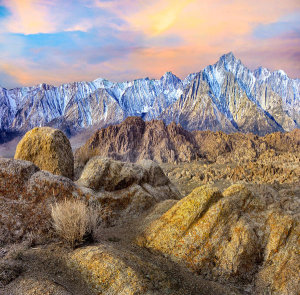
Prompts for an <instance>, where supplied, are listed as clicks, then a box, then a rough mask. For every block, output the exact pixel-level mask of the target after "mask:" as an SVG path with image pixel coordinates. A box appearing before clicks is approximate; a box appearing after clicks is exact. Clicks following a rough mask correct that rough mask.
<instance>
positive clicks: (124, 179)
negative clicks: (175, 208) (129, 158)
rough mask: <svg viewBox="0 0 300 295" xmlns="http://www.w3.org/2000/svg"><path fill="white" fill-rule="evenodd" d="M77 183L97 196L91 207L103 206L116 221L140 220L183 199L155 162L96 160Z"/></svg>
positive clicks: (92, 200) (93, 159) (87, 167)
mask: <svg viewBox="0 0 300 295" xmlns="http://www.w3.org/2000/svg"><path fill="white" fill-rule="evenodd" d="M76 183H77V184H78V185H79V186H80V187H82V188H83V187H85V188H87V189H90V190H91V192H92V194H93V195H94V197H93V198H91V199H90V203H91V202H96V203H100V204H101V205H102V207H103V208H106V209H107V211H110V212H111V214H112V216H114V217H113V219H114V221H117V220H118V219H120V220H122V218H125V219H129V218H131V217H135V216H138V215H140V214H141V213H143V212H145V211H146V210H148V209H149V208H150V207H151V206H153V205H154V204H156V203H158V202H160V201H163V200H167V199H177V200H178V199H180V198H181V195H180V193H179V191H178V190H177V189H176V187H175V186H174V185H173V184H172V183H171V182H170V180H169V179H168V177H167V176H166V175H165V174H164V172H163V171H162V169H161V168H160V166H159V165H157V164H156V163H154V162H153V161H144V162H142V163H141V164H133V163H128V162H120V161H115V160H112V159H109V158H101V157H94V158H92V159H91V160H90V161H89V162H88V163H87V164H86V166H85V167H84V170H83V172H82V174H81V177H80V178H79V180H78V181H77V182H76ZM110 222H111V221H110Z"/></svg>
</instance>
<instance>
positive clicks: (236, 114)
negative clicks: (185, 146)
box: [0, 53, 300, 135]
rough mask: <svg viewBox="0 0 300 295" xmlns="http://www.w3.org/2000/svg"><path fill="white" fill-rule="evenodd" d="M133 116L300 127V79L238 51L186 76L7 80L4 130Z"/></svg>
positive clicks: (232, 127) (216, 126)
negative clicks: (253, 62)
mask: <svg viewBox="0 0 300 295" xmlns="http://www.w3.org/2000/svg"><path fill="white" fill-rule="evenodd" d="M128 116H139V117H141V118H143V119H145V120H151V119H155V118H160V119H162V120H164V121H165V122H166V123H169V122H171V121H175V122H176V123H180V124H181V125H182V126H183V127H184V128H186V129H188V130H206V129H209V130H214V131H216V130H222V131H225V132H235V131H240V132H253V133H256V134H259V135H264V134H266V133H270V132H275V131H291V130H293V129H295V128H299V126H300V80H299V79H291V78H289V77H288V76H287V75H286V74H285V73H284V72H283V71H282V70H280V71H275V72H270V71H269V70H268V69H265V68H262V67H260V68H258V69H257V70H255V71H251V70H249V69H248V68H247V67H245V66H244V65H243V64H242V62H241V61H240V60H239V59H237V58H235V56H234V55H233V54H232V53H228V54H225V55H223V56H222V57H221V58H220V59H219V61H218V62H217V63H215V64H214V65H211V66H208V67H206V68H205V69H204V70H203V71H200V72H199V73H194V74H190V75H189V76H187V77H186V78H185V79H184V80H181V79H179V78H178V77H176V76H175V75H174V74H172V73H171V72H167V73H166V74H165V75H163V76H162V77H161V78H160V79H159V80H154V79H149V78H145V79H138V80H134V81H132V82H128V81H127V82H111V81H108V80H105V79H101V78H100V79H96V80H94V81H92V82H75V83H69V84H63V85H61V86H58V87H55V86H51V85H47V84H40V85H37V86H33V87H23V88H15V89H10V90H7V89H5V88H1V87H0V131H1V132H2V134H5V133H4V131H5V132H11V131H14V132H15V131H23V132H24V131H27V130H29V129H31V128H33V127H35V126H44V125H50V126H53V127H57V128H60V129H63V130H64V131H66V132H68V133H72V132H76V131H78V130H79V129H81V128H86V127H89V126H99V127H103V126H107V125H110V124H116V123H120V122H122V121H123V120H124V119H125V118H126V117H128Z"/></svg>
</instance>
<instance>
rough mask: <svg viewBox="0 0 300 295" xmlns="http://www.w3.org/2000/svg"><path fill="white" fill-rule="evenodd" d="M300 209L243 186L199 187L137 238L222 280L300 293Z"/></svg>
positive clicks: (282, 294)
mask: <svg viewBox="0 0 300 295" xmlns="http://www.w3.org/2000/svg"><path fill="white" fill-rule="evenodd" d="M299 220H300V218H299V212H289V213H286V212H284V211H283V210H282V209H281V206H280V203H276V201H275V202H271V203H268V200H267V199H264V198H263V197H259V196H254V195H253V194H252V193H251V192H250V191H249V190H248V189H247V188H246V187H245V186H243V185H233V186H231V187H229V188H228V189H227V190H225V191H224V192H223V194H221V193H220V192H218V190H217V189H215V188H212V187H200V188H197V189H195V190H194V191H193V192H192V193H191V194H190V195H188V196H187V197H185V198H184V199H182V200H180V201H178V203H177V204H176V205H174V206H173V207H172V208H171V209H170V210H168V211H167V212H166V213H165V214H164V215H162V216H161V217H160V218H158V219H157V220H155V221H153V222H152V223H151V224H150V225H149V226H148V228H147V229H146V230H145V231H144V232H143V234H142V235H140V236H139V237H138V238H137V243H138V244H139V245H140V246H143V247H147V248H149V249H153V250H155V251H159V252H161V253H163V254H165V255H167V256H169V257H170V258H172V259H173V260H174V261H177V262H181V263H184V264H186V265H187V266H188V267H189V268H191V269H192V270H193V271H195V272H196V273H199V274H202V275H204V276H206V277H208V278H211V279H213V280H219V281H232V282H235V283H240V282H244V283H246V284H248V283H250V284H252V285H253V286H255V291H254V292H255V294H266V293H265V292H267V293H268V294H269V293H270V294H278V295H279V294H280V295H296V294H299V293H300V280H299V269H300V254H299V253H300V223H299Z"/></svg>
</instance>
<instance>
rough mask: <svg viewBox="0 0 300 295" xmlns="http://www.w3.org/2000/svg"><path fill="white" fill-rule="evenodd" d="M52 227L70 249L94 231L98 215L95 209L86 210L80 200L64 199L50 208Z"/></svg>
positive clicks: (85, 206)
mask: <svg viewBox="0 0 300 295" xmlns="http://www.w3.org/2000/svg"><path fill="white" fill-rule="evenodd" d="M51 216H52V219H53V226H54V228H55V230H56V232H57V234H58V235H59V236H60V237H61V238H62V239H63V240H64V241H65V242H66V243H67V244H69V245H70V246H71V247H74V246H75V245H76V244H77V243H82V242H83V240H84V237H85V236H86V235H88V234H91V235H92V236H93V234H94V233H95V231H96V228H97V225H98V222H99V214H98V210H97V208H91V209H90V208H88V206H87V204H86V203H85V202H84V201H82V200H76V199H70V200H68V199H65V200H64V201H61V202H57V203H55V204H54V205H52V206H51Z"/></svg>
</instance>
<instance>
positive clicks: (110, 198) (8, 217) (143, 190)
mask: <svg viewBox="0 0 300 295" xmlns="http://www.w3.org/2000/svg"><path fill="white" fill-rule="evenodd" d="M150 162H151V161H150ZM150 162H145V163H144V167H143V166H141V165H136V164H131V163H122V162H118V161H113V160H110V159H101V158H97V157H96V158H94V159H92V160H91V161H90V162H89V163H88V165H87V166H86V168H85V170H84V172H83V176H82V178H81V179H80V180H79V181H78V183H77V184H76V183H74V182H73V181H71V180H70V179H68V178H66V177H63V176H58V175H53V174H51V173H50V172H47V171H41V170H39V168H38V167H37V166H35V165H34V164H33V163H31V162H29V161H23V160H13V159H4V158H0V243H1V242H2V243H7V242H13V241H17V240H22V239H24V238H26V237H28V235H30V234H31V233H34V234H35V235H37V236H42V237H45V236H47V237H49V235H51V234H52V232H51V230H50V228H51V222H50V221H51V219H50V204H52V203H53V202H55V201H58V200H63V199H65V198H82V199H84V200H86V201H87V202H89V204H90V205H95V204H97V205H100V208H99V210H100V211H99V214H100V215H101V218H102V221H103V224H106V223H107V224H111V223H115V222H118V221H119V219H120V218H121V217H122V218H124V219H129V218H131V217H134V216H137V215H139V214H141V213H143V212H144V211H145V210H148V209H149V208H150V207H151V206H153V205H154V204H156V203H158V202H160V201H162V200H165V199H179V198H180V197H181V195H180V193H179V192H178V190H177V189H176V188H175V186H174V185H173V184H172V183H171V182H170V181H169V179H168V178H167V177H166V176H165V175H164V173H163V171H162V170H161V168H160V167H159V166H158V165H157V164H156V163H153V162H151V163H150ZM98 207H99V206H98Z"/></svg>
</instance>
